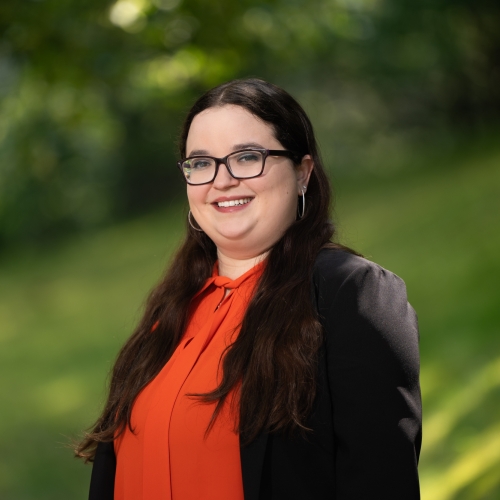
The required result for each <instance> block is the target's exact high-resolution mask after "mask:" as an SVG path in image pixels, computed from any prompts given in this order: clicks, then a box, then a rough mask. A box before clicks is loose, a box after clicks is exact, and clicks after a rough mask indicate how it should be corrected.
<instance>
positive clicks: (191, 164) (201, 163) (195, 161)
mask: <svg viewBox="0 0 500 500" xmlns="http://www.w3.org/2000/svg"><path fill="white" fill-rule="evenodd" d="M212 164H213V160H212V159H210V158H190V159H189V160H187V161H186V162H185V163H184V168H186V167H188V168H191V170H203V169H205V168H209V167H210V166H211V165H212Z"/></svg>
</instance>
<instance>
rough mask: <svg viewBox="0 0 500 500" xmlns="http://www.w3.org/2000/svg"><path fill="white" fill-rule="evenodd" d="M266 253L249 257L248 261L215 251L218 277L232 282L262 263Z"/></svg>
mask: <svg viewBox="0 0 500 500" xmlns="http://www.w3.org/2000/svg"><path fill="white" fill-rule="evenodd" d="M267 254H268V252H264V253H263V254H260V255H257V256H256V257H251V258H249V259H236V258H234V257H229V256H227V255H225V254H224V253H223V252H222V251H221V250H217V257H218V259H219V276H226V277H227V278H230V279H232V280H235V279H236V278H239V277H240V276H242V275H243V274H245V273H246V272H247V271H249V270H250V269H252V267H254V266H256V265H257V264H258V263H259V262H262V261H263V260H264V259H265V258H266V257H267Z"/></svg>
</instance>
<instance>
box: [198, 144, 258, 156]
mask: <svg viewBox="0 0 500 500" xmlns="http://www.w3.org/2000/svg"><path fill="white" fill-rule="evenodd" d="M249 148H250V149H251V148H257V149H267V148H265V147H264V146H262V144H259V143H257V142H244V143H242V144H235V145H234V146H233V147H232V148H231V151H240V150H241V149H249ZM204 155H206V156H210V153H209V152H208V151H207V150H206V149H194V150H193V151H191V153H189V155H188V156H204Z"/></svg>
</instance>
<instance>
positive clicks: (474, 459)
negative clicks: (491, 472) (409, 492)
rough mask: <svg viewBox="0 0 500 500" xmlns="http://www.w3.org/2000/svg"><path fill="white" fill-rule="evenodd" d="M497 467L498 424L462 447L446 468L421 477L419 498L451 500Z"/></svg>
mask: <svg viewBox="0 0 500 500" xmlns="http://www.w3.org/2000/svg"><path fill="white" fill-rule="evenodd" d="M493 467H495V470H496V471H497V472H498V470H499V467H500V425H497V426H494V427H493V428H491V429H488V430H487V431H485V432H483V433H482V434H480V435H479V436H478V437H477V438H476V440H475V442H474V444H473V445H472V446H471V447H470V448H468V449H467V450H465V452H464V454H463V455H462V456H461V457H459V458H457V459H456V461H454V462H453V463H452V464H451V465H450V466H449V467H447V469H446V470H435V471H433V473H432V474H429V476H427V477H425V476H424V477H422V498H423V499H425V500H450V499H452V498H453V497H454V495H455V494H456V493H457V492H458V491H459V490H460V489H461V488H463V487H464V486H466V485H468V484H469V483H471V482H472V481H473V480H475V479H476V478H478V477H479V476H480V475H482V474H484V472H485V471H487V470H488V469H492V468H493Z"/></svg>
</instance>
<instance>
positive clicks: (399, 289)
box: [313, 249, 406, 309]
mask: <svg viewBox="0 0 500 500" xmlns="http://www.w3.org/2000/svg"><path fill="white" fill-rule="evenodd" d="M313 286H314V290H315V295H316V301H317V305H318V308H319V309H324V308H329V307H331V305H332V304H333V303H334V302H336V301H338V300H340V299H342V297H346V296H349V295H351V296H353V295H354V296H357V297H358V298H362V297H366V296H372V297H373V298H375V297H376V296H379V297H380V296H381V295H383V296H385V297H386V298H387V295H388V294H389V295H395V296H398V297H400V298H401V299H404V301H405V302H406V286H405V284H404V282H403V280H402V279H401V278H399V277H398V276H397V275H395V274H394V273H392V272H391V271H388V270H387V269H384V268H383V267H381V266H379V265H378V264H376V263H375V262H371V261H369V260H367V259H365V258H363V257H359V256H358V255H355V254H352V253H349V252H346V251H344V250H338V249H324V250H321V252H320V253H319V254H318V256H317V258H316V261H315V263H314V268H313ZM339 294H340V295H339ZM380 298H382V297H380Z"/></svg>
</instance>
